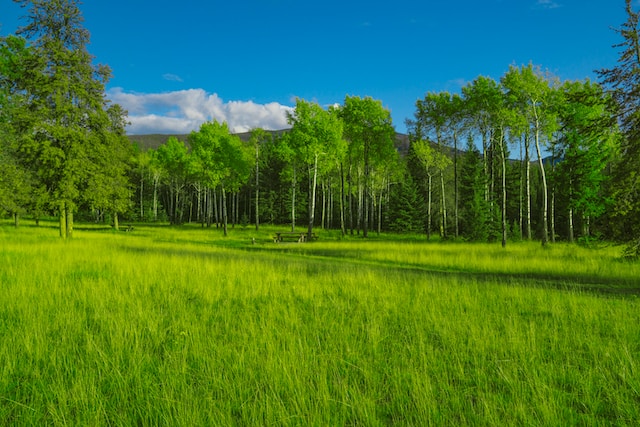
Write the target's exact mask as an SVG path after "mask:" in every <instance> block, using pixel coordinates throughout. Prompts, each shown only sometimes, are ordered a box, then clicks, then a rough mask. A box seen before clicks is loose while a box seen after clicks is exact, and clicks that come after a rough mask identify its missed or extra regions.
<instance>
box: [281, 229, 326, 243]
mask: <svg viewBox="0 0 640 427" xmlns="http://www.w3.org/2000/svg"><path fill="white" fill-rule="evenodd" d="M317 238H318V236H316V233H311V239H312V240H316V239H317ZM285 241H289V242H298V243H302V242H306V241H307V232H306V231H281V232H276V233H275V236H273V242H274V243H279V242H285Z"/></svg>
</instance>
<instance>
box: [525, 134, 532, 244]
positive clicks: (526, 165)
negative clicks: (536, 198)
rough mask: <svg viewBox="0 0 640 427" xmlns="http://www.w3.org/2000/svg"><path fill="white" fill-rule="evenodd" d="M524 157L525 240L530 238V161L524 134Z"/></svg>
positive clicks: (527, 141)
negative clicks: (525, 191)
mask: <svg viewBox="0 0 640 427" xmlns="http://www.w3.org/2000/svg"><path fill="white" fill-rule="evenodd" d="M524 158H525V167H526V186H527V200H526V205H527V240H531V162H530V161H529V136H528V134H525V142H524Z"/></svg>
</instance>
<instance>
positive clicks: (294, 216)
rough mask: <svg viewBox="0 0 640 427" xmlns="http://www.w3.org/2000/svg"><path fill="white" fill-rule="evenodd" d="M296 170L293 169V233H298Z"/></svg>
mask: <svg viewBox="0 0 640 427" xmlns="http://www.w3.org/2000/svg"><path fill="white" fill-rule="evenodd" d="M297 185H298V182H297V181H296V168H295V165H294V167H293V181H292V182H291V231H292V232H294V231H296V186H297Z"/></svg>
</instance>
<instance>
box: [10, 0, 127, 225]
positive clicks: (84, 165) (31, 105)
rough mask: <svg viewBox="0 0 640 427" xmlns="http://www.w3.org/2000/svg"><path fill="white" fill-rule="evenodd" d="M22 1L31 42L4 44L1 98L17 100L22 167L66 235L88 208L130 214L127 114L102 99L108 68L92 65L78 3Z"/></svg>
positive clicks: (15, 125) (13, 118)
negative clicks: (44, 194)
mask: <svg viewBox="0 0 640 427" xmlns="http://www.w3.org/2000/svg"><path fill="white" fill-rule="evenodd" d="M17 2H18V3H20V4H21V5H22V6H23V7H24V8H27V9H28V13H29V16H28V23H27V25H26V26H25V27H23V28H21V29H20V30H19V31H18V34H19V35H21V34H24V35H25V36H26V37H27V40H28V42H29V43H30V44H27V43H26V42H25V41H24V40H23V39H20V38H16V37H9V38H5V39H3V40H2V43H1V44H2V47H1V48H0V50H1V51H2V54H1V55H0V56H2V58H3V59H2V60H0V64H1V65H0V68H1V69H0V75H2V77H0V83H1V85H2V87H0V92H3V93H5V94H6V93H9V94H14V95H15V96H13V97H12V100H13V101H17V102H13V104H12V108H11V109H9V113H8V114H10V120H9V122H11V123H12V130H11V132H12V137H13V138H14V139H15V147H16V152H17V153H19V156H20V158H19V163H20V164H19V166H20V167H22V168H24V169H27V170H28V171H29V173H30V174H32V175H33V176H34V177H35V178H36V179H37V183H36V185H35V187H36V188H38V189H41V188H46V191H47V193H48V195H49V201H50V203H51V206H54V207H55V208H56V209H57V210H58V211H59V217H60V230H61V235H62V237H66V236H67V235H71V232H72V217H73V212H74V211H75V210H77V208H78V206H79V205H80V204H81V203H83V202H87V203H88V204H89V205H91V206H92V207H100V208H109V209H112V210H114V212H115V213H117V212H118V211H120V210H124V209H126V206H127V204H128V203H127V199H128V197H129V195H130V190H129V182H128V181H127V170H126V169H127V166H126V163H127V162H128V161H129V155H128V154H127V153H126V152H127V151H128V150H129V147H128V144H127V143H126V142H127V141H126V139H125V138H124V119H123V117H124V115H125V112H124V111H122V110H121V109H119V108H117V107H108V102H107V101H106V99H105V98H104V96H105V95H104V88H105V84H106V82H107V80H108V78H109V76H110V70H109V69H108V67H106V66H94V65H93V64H92V60H93V58H92V57H91V55H90V54H89V53H88V51H87V49H86V46H87V44H88V43H89V32H88V31H87V30H86V29H85V28H83V27H82V21H83V19H82V14H81V12H80V9H79V6H78V4H79V2H78V1H77V0H58V1H42V0H18V1H17ZM39 194H42V193H41V192H40V193H39ZM67 219H68V220H69V223H68V224H66V221H67Z"/></svg>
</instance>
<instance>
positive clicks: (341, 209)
mask: <svg viewBox="0 0 640 427" xmlns="http://www.w3.org/2000/svg"><path fill="white" fill-rule="evenodd" d="M344 197H345V194H344V167H343V165H342V163H340V231H341V232H342V235H343V236H344V235H345V234H347V230H346V227H345V220H344V208H345V204H346V203H345V200H344Z"/></svg>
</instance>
